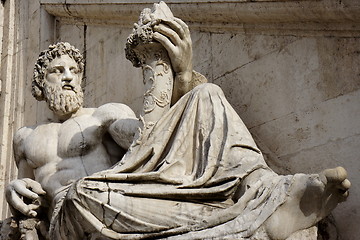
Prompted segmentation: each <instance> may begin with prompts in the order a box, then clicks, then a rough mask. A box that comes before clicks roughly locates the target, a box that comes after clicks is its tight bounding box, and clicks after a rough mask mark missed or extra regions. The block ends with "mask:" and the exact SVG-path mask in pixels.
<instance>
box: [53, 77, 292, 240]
mask: <svg viewBox="0 0 360 240" xmlns="http://www.w3.org/2000/svg"><path fill="white" fill-rule="evenodd" d="M258 169H265V171H264V172H265V173H266V174H264V175H263V176H262V177H260V178H259V179H258V181H256V182H254V183H252V184H251V185H249V186H247V187H246V190H245V191H240V188H239V186H240V184H241V182H242V181H243V179H244V178H246V176H248V175H249V174H250V173H252V172H254V171H256V170H258ZM293 177H294V176H278V175H276V174H275V173H274V172H273V171H272V170H270V169H269V168H268V166H267V165H266V163H265V161H264V159H263V156H262V154H261V152H260V151H259V149H258V148H257V146H256V144H255V143H254V141H253V139H252V137H251V135H250V133H249V132H248V130H247V128H246V127H245V125H244V123H243V122H242V121H241V119H240V117H239V116H238V115H237V113H236V112H235V110H234V109H233V108H232V107H231V106H230V104H229V103H228V102H227V100H226V99H225V97H224V94H223V92H222V90H221V89H220V88H219V87H218V86H216V85H214V84H209V83H206V84H202V85H199V86H197V87H196V88H194V89H193V90H191V91H190V92H189V93H187V94H186V95H184V96H183V97H182V98H181V99H180V100H179V101H178V102H177V103H176V104H175V105H174V106H173V107H172V108H171V109H170V110H169V111H168V112H167V113H166V114H165V115H164V116H162V117H161V118H160V119H159V121H158V122H157V123H156V124H155V125H154V126H153V127H152V128H151V129H145V130H143V131H142V133H141V135H140V137H139V138H138V140H136V141H134V143H133V145H132V146H131V147H130V149H129V150H128V152H127V153H126V154H125V155H124V157H123V158H122V160H121V161H120V162H119V163H118V164H117V165H115V166H114V167H113V168H112V169H109V170H106V171H103V172H100V173H96V174H94V175H92V176H89V177H86V178H84V179H81V180H79V181H78V182H76V183H74V184H72V185H71V186H69V189H68V190H66V191H68V192H67V195H66V197H65V198H64V199H62V200H61V201H59V203H58V206H57V208H56V210H55V213H54V216H53V219H52V221H51V239H84V238H89V239H90V238H91V239H154V238H169V239H171V238H174V239H207V238H211V239H216V238H218V239H223V238H224V237H225V236H227V237H230V238H229V239H233V238H234V237H235V238H237V239H241V238H247V237H250V236H251V235H252V234H253V233H254V232H255V231H256V230H257V229H258V228H259V227H260V226H261V225H262V224H263V223H264V221H265V220H266V219H267V218H268V217H269V216H270V215H271V214H272V213H273V212H274V211H275V210H276V208H277V207H278V206H280V205H281V204H282V203H283V202H284V201H285V200H286V196H287V192H288V191H289V188H290V187H291V182H292V181H293ZM97 237H98V238H97Z"/></svg>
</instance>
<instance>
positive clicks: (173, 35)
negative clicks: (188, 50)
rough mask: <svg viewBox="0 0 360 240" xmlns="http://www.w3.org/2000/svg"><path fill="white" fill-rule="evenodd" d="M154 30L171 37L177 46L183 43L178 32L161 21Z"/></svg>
mask: <svg viewBox="0 0 360 240" xmlns="http://www.w3.org/2000/svg"><path fill="white" fill-rule="evenodd" d="M154 30H155V31H156V32H158V33H161V34H163V35H164V36H165V37H167V38H169V39H170V40H171V42H172V43H173V44H174V45H176V46H177V45H179V44H181V39H180V37H179V35H178V33H177V32H175V31H174V30H173V29H171V28H170V27H169V26H167V25H165V24H162V23H160V24H159V25H156V26H154Z"/></svg>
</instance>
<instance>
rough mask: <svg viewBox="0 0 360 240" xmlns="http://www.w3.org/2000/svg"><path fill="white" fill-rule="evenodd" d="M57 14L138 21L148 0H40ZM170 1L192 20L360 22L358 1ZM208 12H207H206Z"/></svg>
mask: <svg viewBox="0 0 360 240" xmlns="http://www.w3.org/2000/svg"><path fill="white" fill-rule="evenodd" d="M40 2H41V5H42V6H43V7H44V8H45V10H46V11H47V12H48V13H50V14H51V15H54V16H56V17H71V18H80V19H100V20H111V21H114V20H117V21H128V22H134V21H136V20H137V18H138V15H139V12H140V11H141V10H142V9H143V8H144V5H149V7H151V5H152V4H151V3H150V2H153V1H148V0H134V1H129V0H119V1H110V0H103V1H101V0H82V1H79V0H77V1H74V0H66V1H65V0H40ZM167 4H168V5H169V7H170V8H171V9H172V11H173V12H174V15H176V16H178V17H179V18H181V19H183V20H184V21H188V22H195V23H207V24H222V23H227V24H241V23H253V24H255V23H296V22H297V23H299V22H301V23H306V22H313V23H319V22H324V23H356V22H360V2H358V1H357V0H344V1H336V0H326V1H321V0H307V1H304V0H302V1H293V0H277V1H276V0H275V1H274V0H272V1H269V0H267V1H263V0H260V1H259V0H258V1H251V2H250V1H215V0H212V1H211V0H207V1H205V0H197V1H179V0H170V1H167ZM205 13H206V14H205Z"/></svg>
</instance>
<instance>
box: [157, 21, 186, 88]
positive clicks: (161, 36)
mask: <svg viewBox="0 0 360 240" xmlns="http://www.w3.org/2000/svg"><path fill="white" fill-rule="evenodd" d="M153 29H154V35H153V38H154V39H155V40H157V41H158V42H160V43H161V44H162V45H163V46H164V48H165V49H166V50H167V52H168V54H169V57H170V60H171V65H172V68H173V70H174V71H175V74H176V76H179V75H181V76H183V77H188V79H183V80H187V81H191V76H192V70H193V69H192V67H193V66H192V43H191V36H190V31H189V27H188V26H187V25H186V24H185V23H184V22H183V21H182V20H181V19H179V18H171V20H166V19H162V20H161V22H160V23H159V24H156V25H155V26H154V27H153Z"/></svg>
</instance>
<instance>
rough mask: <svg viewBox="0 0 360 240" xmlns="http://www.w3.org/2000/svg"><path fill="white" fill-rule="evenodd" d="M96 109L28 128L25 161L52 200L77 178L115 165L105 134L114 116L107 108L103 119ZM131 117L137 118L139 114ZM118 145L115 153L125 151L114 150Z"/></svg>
mask: <svg viewBox="0 0 360 240" xmlns="http://www.w3.org/2000/svg"><path fill="white" fill-rule="evenodd" d="M110 110H111V109H110ZM96 111H98V110H96V109H92V110H88V111H87V112H86V114H82V115H81V116H77V117H73V118H70V119H68V120H66V121H65V122H63V123H50V124H43V125H39V126H37V127H35V128H33V129H32V130H29V128H28V130H27V134H26V137H24V139H23V141H22V142H21V145H22V151H23V153H22V155H23V159H22V161H26V162H27V165H28V166H29V167H30V168H32V169H33V173H34V178H35V180H36V181H37V182H39V183H40V184H41V185H42V187H43V189H44V190H45V191H46V192H47V197H48V198H49V199H52V200H53V199H55V198H57V197H59V196H57V195H58V193H59V192H61V190H62V189H63V188H64V187H66V186H68V185H69V184H71V183H72V182H74V181H76V180H77V179H79V178H82V177H85V176H89V175H91V174H93V173H95V172H98V171H101V170H105V169H108V168H109V167H111V166H112V165H113V162H112V161H111V156H110V154H109V152H110V151H109V149H107V145H106V144H105V143H104V137H105V134H107V132H108V129H109V121H110V122H114V119H113V118H114V116H113V115H111V114H110V115H109V116H106V114H107V113H106V111H105V112H100V113H99V114H100V115H104V117H100V118H99V117H98V116H99V114H96ZM102 111H104V109H102ZM94 113H95V114H94ZM120 115H121V114H120ZM129 115H132V114H131V113H130V114H129V113H124V117H125V118H127V117H129ZM119 118H120V117H119ZM131 118H134V119H135V115H133V116H131ZM109 119H110V120H109ZM23 131H24V130H23ZM115 146H116V145H115V144H113V145H112V149H111V152H112V153H114V151H119V154H120V152H121V151H123V150H122V149H121V148H120V147H118V146H117V147H118V150H117V149H114V147H115ZM118 160H120V159H118Z"/></svg>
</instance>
